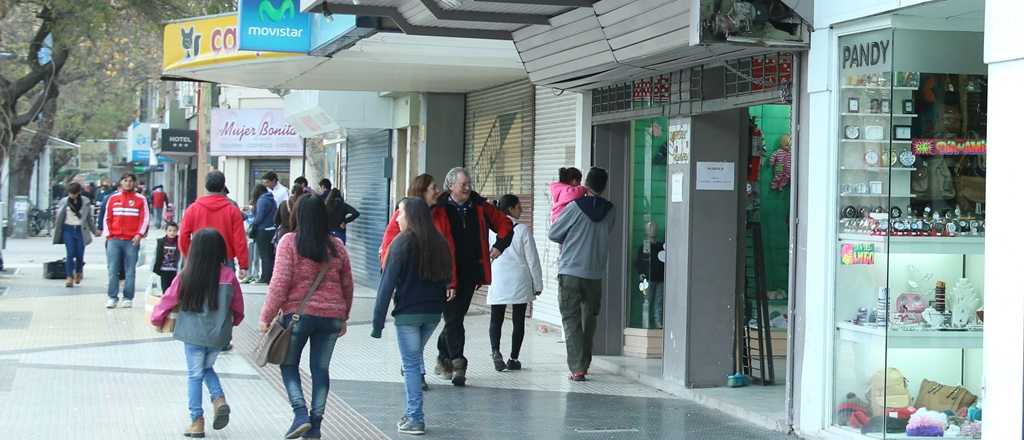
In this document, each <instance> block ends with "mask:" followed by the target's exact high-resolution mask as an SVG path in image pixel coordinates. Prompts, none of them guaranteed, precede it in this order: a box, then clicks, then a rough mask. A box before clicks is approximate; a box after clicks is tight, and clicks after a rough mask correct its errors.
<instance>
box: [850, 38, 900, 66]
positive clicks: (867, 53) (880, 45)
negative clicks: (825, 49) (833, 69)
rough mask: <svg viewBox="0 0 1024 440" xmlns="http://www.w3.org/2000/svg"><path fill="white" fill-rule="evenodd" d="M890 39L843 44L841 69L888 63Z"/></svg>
mask: <svg viewBox="0 0 1024 440" xmlns="http://www.w3.org/2000/svg"><path fill="white" fill-rule="evenodd" d="M890 47H892V40H879V41H869V42H864V43H854V44H848V45H844V46H843V48H842V51H841V53H842V57H843V69H856V68H861V67H871V66H877V65H879V64H883V65H884V64H888V63H889V48H890Z"/></svg>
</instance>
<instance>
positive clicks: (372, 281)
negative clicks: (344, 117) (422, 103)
mask: <svg viewBox="0 0 1024 440" xmlns="http://www.w3.org/2000/svg"><path fill="white" fill-rule="evenodd" d="M390 145H391V132H390V131H389V130H372V129H361V130H348V140H347V154H346V158H345V168H344V169H345V174H346V176H345V202H346V203H348V204H350V205H352V206H354V207H355V208H356V209H358V210H359V213H360V216H359V218H358V219H357V220H356V221H354V222H352V223H350V224H349V226H348V245H347V246H348V253H349V259H351V261H352V277H353V278H354V279H355V282H356V284H359V285H361V286H364V287H369V288H376V287H377V283H378V282H379V281H380V260H379V259H378V257H377V249H379V248H380V242H381V238H382V237H383V236H384V228H385V226H387V222H388V214H389V210H388V196H389V194H388V189H387V188H388V187H389V186H388V178H387V174H386V173H385V169H384V167H385V161H386V159H387V156H388V151H389V147H390Z"/></svg>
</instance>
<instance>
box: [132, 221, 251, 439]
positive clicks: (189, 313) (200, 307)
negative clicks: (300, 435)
mask: <svg viewBox="0 0 1024 440" xmlns="http://www.w3.org/2000/svg"><path fill="white" fill-rule="evenodd" d="M226 262H227V245H226V244H225V243H224V238H223V237H221V235H220V233H219V232H217V230H215V229H212V228H205V229H201V230H199V231H198V232H196V233H195V234H193V236H192V251H191V252H190V253H189V255H188V258H187V259H186V261H185V267H184V268H183V270H182V272H181V274H180V275H179V276H177V277H175V278H174V281H173V282H171V287H170V288H169V289H167V291H166V292H165V293H164V296H163V298H161V299H160V303H159V304H157V306H156V307H155V308H154V309H153V316H152V317H150V323H151V324H153V325H154V326H157V327H162V326H163V325H164V320H165V319H167V316H168V315H169V314H170V313H171V310H172V309H175V308H178V317H177V321H176V322H175V325H174V339H177V340H179V341H181V342H183V343H185V364H186V367H187V368H188V409H189V413H190V415H191V417H192V418H191V420H192V423H191V424H190V425H189V427H188V429H186V430H185V437H191V438H201V437H204V436H205V435H206V434H205V424H206V422H205V420H204V419H203V382H206V388H207V390H209V392H210V400H211V401H212V402H213V412H214V419H213V429H222V428H224V427H225V426H227V424H228V414H230V413H231V409H230V408H229V407H228V404H227V401H226V400H225V399H224V391H223V390H222V389H221V386H220V379H219V378H218V377H217V373H216V372H214V371H213V363H214V362H215V361H216V360H217V355H218V354H220V352H221V349H223V348H224V346H226V345H227V344H228V341H230V340H231V327H232V326H233V325H234V326H237V325H238V324H241V322H242V318H243V317H244V316H245V314H244V311H245V307H244V305H243V304H242V288H241V286H240V285H239V284H238V280H237V279H236V278H235V271H234V269H232V268H230V267H228V266H227V265H226V264H225V263H226Z"/></svg>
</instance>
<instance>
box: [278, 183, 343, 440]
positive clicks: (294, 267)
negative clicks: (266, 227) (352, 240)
mask: <svg viewBox="0 0 1024 440" xmlns="http://www.w3.org/2000/svg"><path fill="white" fill-rule="evenodd" d="M295 220H296V221H295V226H296V227H295V229H294V232H289V233H287V234H284V236H283V237H281V240H280V242H278V244H277V254H276V257H275V258H274V274H273V276H271V279H270V289H269V290H268V292H267V300H266V302H265V303H263V310H262V311H261V312H260V331H261V332H264V333H265V332H267V331H268V330H269V329H270V324H271V322H272V321H273V320H274V319H283V320H285V321H291V320H292V319H293V315H298V319H297V320H295V321H291V338H290V339H289V342H288V352H287V354H286V355H285V358H284V362H283V363H281V379H282V381H283V382H284V386H285V390H287V392H288V400H289V401H291V406H292V412H293V413H294V418H293V420H292V424H291V426H290V427H289V428H288V430H287V431H286V433H285V438H290V439H295V438H299V437H303V438H320V423H321V421H323V417H324V410H325V407H326V405H327V392H328V391H329V389H330V380H331V378H330V371H329V367H330V365H331V356H332V355H333V353H334V345H335V343H336V342H337V340H338V338H339V337H341V336H344V335H345V332H346V331H347V329H348V326H347V324H346V321H348V313H349V309H350V308H351V306H352V289H353V286H352V268H351V266H350V265H349V259H348V253H347V252H346V251H345V246H344V245H343V244H342V243H341V240H339V239H337V238H334V237H331V236H330V235H328V234H327V212H326V210H325V209H324V204H323V203H322V202H321V201H320V199H319V198H316V197H303V198H301V199H299V200H298V203H297V207H296V209H295ZM317 283H318V284H317ZM314 284H316V285H314ZM307 292H308V293H309V295H308V298H306V297H307ZM300 309H301V310H300ZM279 312H280V314H281V316H280V318H278V317H277V316H278V314H279ZM307 342H309V344H310V347H309V371H310V375H311V376H312V379H313V390H312V395H311V399H310V404H311V406H312V408H310V409H307V408H306V401H305V399H304V398H303V395H302V383H301V382H300V381H299V360H300V358H301V356H302V349H303V347H305V346H306V343H307Z"/></svg>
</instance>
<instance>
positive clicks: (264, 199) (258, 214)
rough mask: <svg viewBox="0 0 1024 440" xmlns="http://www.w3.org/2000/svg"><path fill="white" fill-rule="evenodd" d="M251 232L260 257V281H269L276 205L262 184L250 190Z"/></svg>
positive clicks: (272, 264)
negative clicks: (251, 208)
mask: <svg viewBox="0 0 1024 440" xmlns="http://www.w3.org/2000/svg"><path fill="white" fill-rule="evenodd" d="M251 203H252V206H253V207H254V208H253V211H254V212H253V215H252V226H251V228H252V234H250V236H251V237H253V240H255V241H256V250H257V252H258V253H259V257H260V278H259V282H260V283H269V282H270V274H271V273H272V272H273V271H274V244H273V241H274V231H275V229H276V228H275V227H274V216H276V215H277V205H276V204H275V203H274V193H272V192H270V190H268V189H267V187H265V186H263V185H262V184H259V185H256V187H255V188H253V192H252V202H251Z"/></svg>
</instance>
